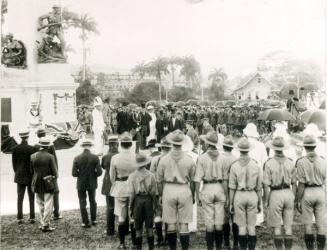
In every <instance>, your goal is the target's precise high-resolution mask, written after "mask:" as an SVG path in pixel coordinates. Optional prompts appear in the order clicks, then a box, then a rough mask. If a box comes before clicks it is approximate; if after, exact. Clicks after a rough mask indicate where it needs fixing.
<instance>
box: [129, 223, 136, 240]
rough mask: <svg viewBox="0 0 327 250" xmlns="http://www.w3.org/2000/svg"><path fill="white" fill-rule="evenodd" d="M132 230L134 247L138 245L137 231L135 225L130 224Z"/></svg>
mask: <svg viewBox="0 0 327 250" xmlns="http://www.w3.org/2000/svg"><path fill="white" fill-rule="evenodd" d="M130 228H131V238H132V243H133V245H136V242H135V240H136V230H135V227H134V224H130Z"/></svg>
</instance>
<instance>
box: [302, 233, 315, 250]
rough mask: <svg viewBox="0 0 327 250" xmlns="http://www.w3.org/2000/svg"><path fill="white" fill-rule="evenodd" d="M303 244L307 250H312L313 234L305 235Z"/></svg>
mask: <svg viewBox="0 0 327 250" xmlns="http://www.w3.org/2000/svg"><path fill="white" fill-rule="evenodd" d="M304 242H305V245H306V247H307V249H308V250H313V248H314V237H313V234H305V235H304Z"/></svg>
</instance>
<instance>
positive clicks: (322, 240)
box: [317, 234, 326, 250]
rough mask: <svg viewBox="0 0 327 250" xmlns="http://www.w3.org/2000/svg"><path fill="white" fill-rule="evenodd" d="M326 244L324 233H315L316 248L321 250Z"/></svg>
mask: <svg viewBox="0 0 327 250" xmlns="http://www.w3.org/2000/svg"><path fill="white" fill-rule="evenodd" d="M325 244H326V235H322V234H317V249H318V250H323V249H324V248H325Z"/></svg>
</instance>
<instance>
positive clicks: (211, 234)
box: [206, 231, 214, 250]
mask: <svg viewBox="0 0 327 250" xmlns="http://www.w3.org/2000/svg"><path fill="white" fill-rule="evenodd" d="M213 237H214V232H208V231H207V232H206V242H207V249H208V250H213Z"/></svg>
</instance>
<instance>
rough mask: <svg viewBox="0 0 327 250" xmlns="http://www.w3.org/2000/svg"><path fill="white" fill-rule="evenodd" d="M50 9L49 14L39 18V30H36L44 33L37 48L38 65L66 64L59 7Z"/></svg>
mask: <svg viewBox="0 0 327 250" xmlns="http://www.w3.org/2000/svg"><path fill="white" fill-rule="evenodd" d="M52 9H53V11H51V12H50V13H48V14H46V15H43V16H40V17H39V28H38V29H37V30H38V31H45V36H44V38H43V39H42V41H41V42H40V46H39V48H38V50H39V53H38V54H39V60H38V61H39V63H51V62H66V55H65V46H66V42H65V38H64V32H63V26H62V24H63V18H62V13H61V7H60V6H59V5H54V6H53V7H52ZM55 40H58V41H59V42H56V41H55ZM59 58H60V60H59Z"/></svg>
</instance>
